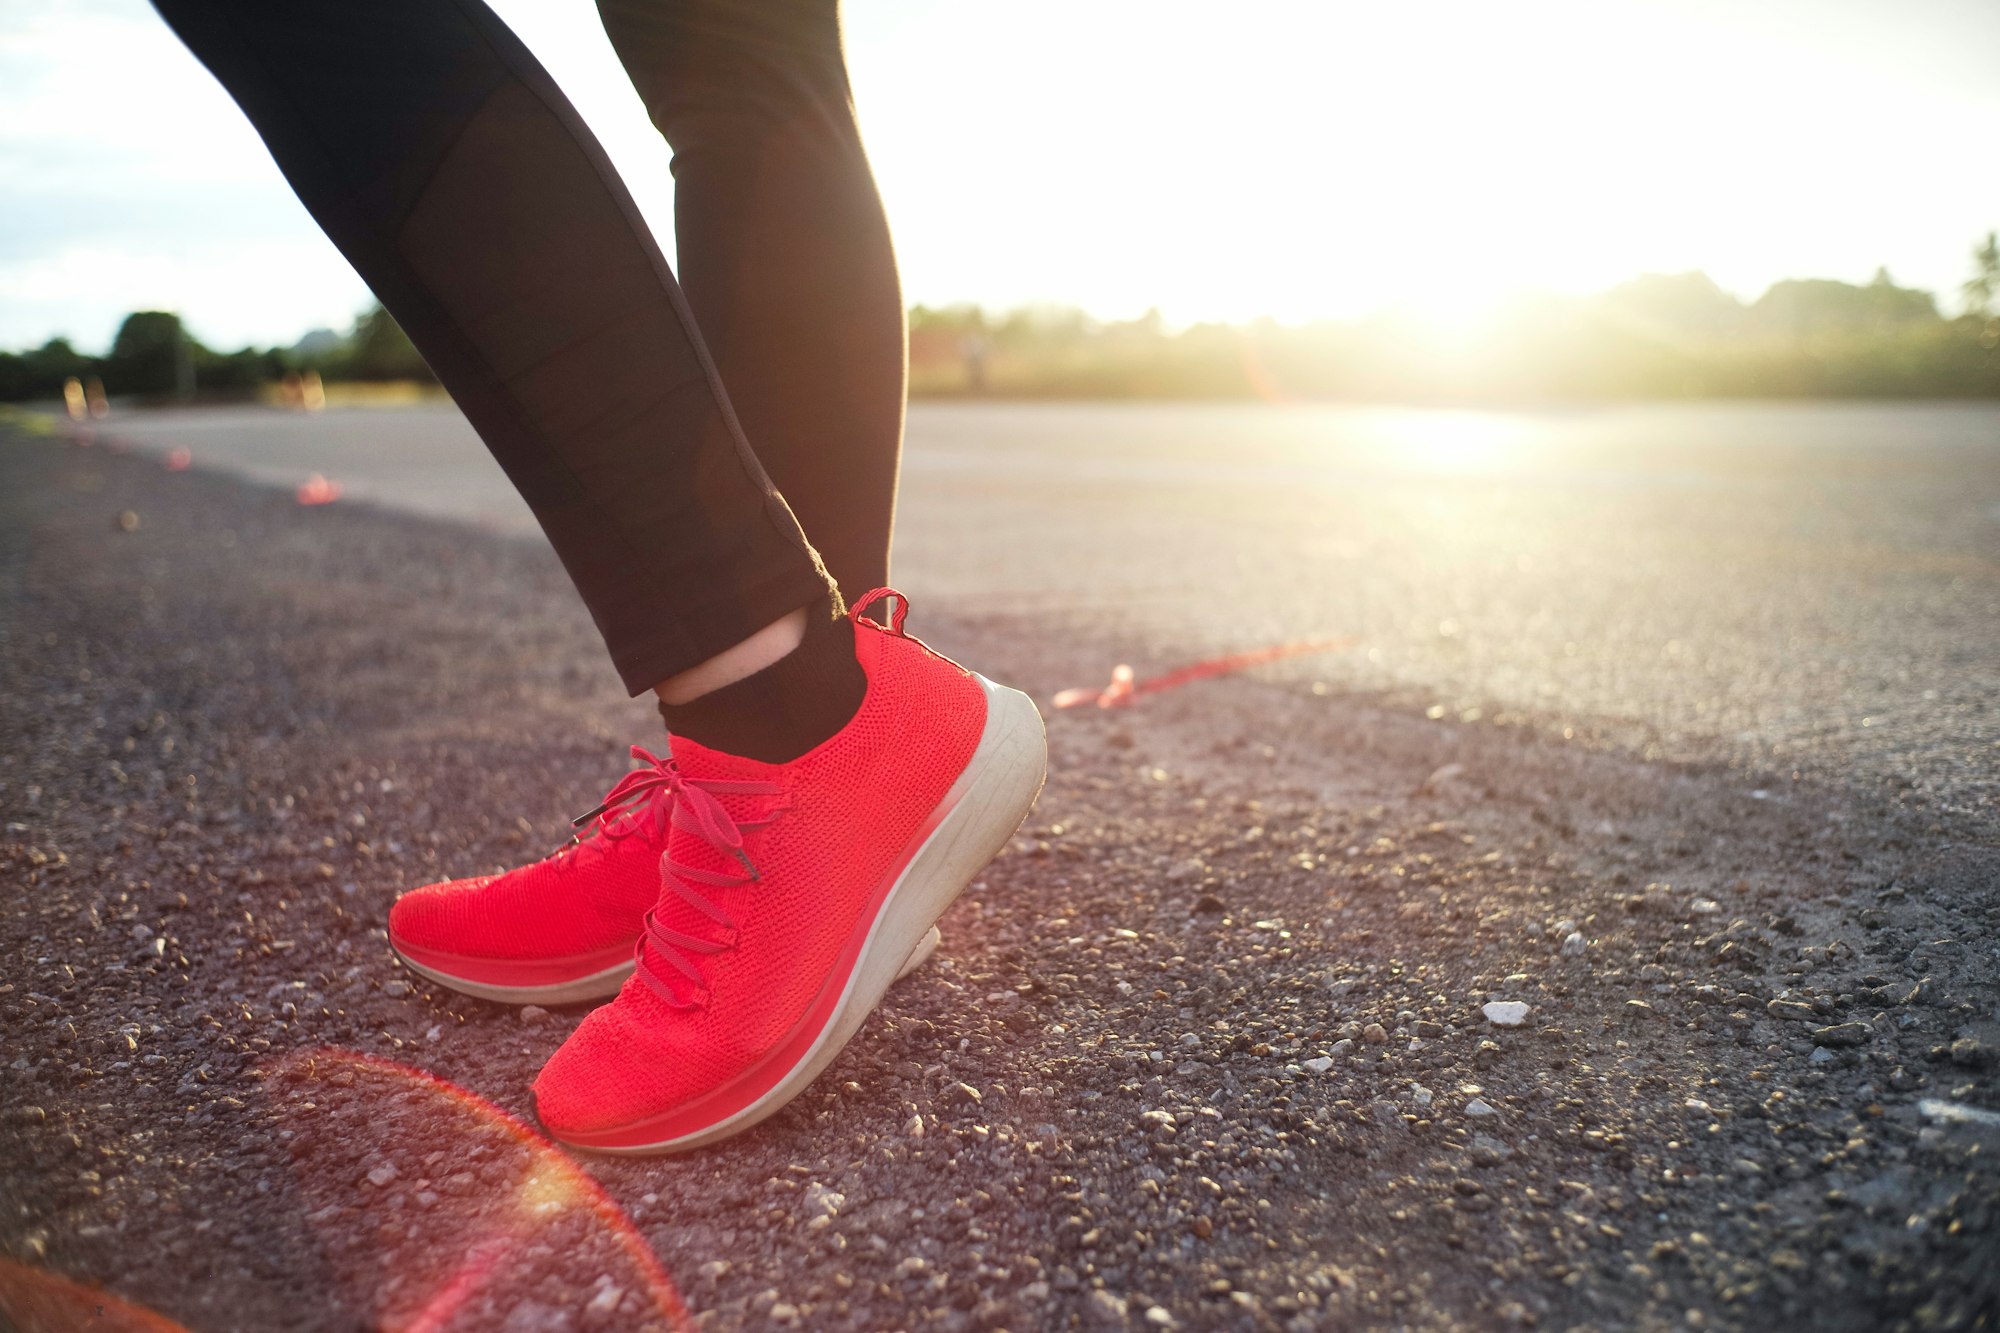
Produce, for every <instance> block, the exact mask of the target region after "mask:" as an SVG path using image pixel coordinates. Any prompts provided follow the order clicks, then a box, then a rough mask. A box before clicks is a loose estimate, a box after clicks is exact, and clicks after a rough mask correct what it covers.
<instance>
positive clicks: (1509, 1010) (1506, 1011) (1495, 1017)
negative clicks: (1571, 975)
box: [1479, 949, 1568, 1028]
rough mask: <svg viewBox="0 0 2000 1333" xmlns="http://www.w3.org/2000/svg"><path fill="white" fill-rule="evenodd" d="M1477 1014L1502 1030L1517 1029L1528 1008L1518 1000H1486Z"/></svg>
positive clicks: (1526, 1015)
mask: <svg viewBox="0 0 2000 1333" xmlns="http://www.w3.org/2000/svg"><path fill="white" fill-rule="evenodd" d="M1564 952H1565V953H1567V952H1568V950H1567V949H1565V950H1564ZM1479 1012H1480V1013H1482V1014H1485V1015H1486V1021H1487V1022H1489V1023H1497V1024H1499V1025H1500V1026H1501V1027H1503V1028H1517V1027H1519V1026H1521V1024H1522V1023H1523V1022H1524V1021H1525V1020H1526V1019H1527V1017H1528V1006H1527V1005H1525V1004H1523V1003H1522V1002H1521V1001H1519V1000H1488V1001H1487V1002H1486V1003H1485V1004H1483V1005H1481V1006H1479Z"/></svg>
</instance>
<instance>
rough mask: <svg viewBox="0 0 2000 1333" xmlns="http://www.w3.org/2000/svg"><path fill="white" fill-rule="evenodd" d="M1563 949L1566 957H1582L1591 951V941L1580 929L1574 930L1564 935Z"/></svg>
mask: <svg viewBox="0 0 2000 1333" xmlns="http://www.w3.org/2000/svg"><path fill="white" fill-rule="evenodd" d="M1562 951H1563V957H1565V958H1581V957H1583V955H1585V954H1586V953H1589V952H1590V941H1589V940H1586V939H1585V938H1584V937H1583V935H1582V933H1581V932H1580V931H1574V930H1572V931H1571V932H1570V933H1569V934H1567V935H1565V936H1563V942H1562Z"/></svg>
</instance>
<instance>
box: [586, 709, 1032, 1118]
mask: <svg viewBox="0 0 2000 1333" xmlns="http://www.w3.org/2000/svg"><path fill="white" fill-rule="evenodd" d="M973 679H975V680H977V681H978V682H979V684H980V686H981V687H982V688H983V689H984V690H985V691H986V726H985V729H984V730H983V731H982V732H981V733H980V736H979V744H978V746H977V747H976V748H975V749H974V750H973V752H972V758H971V759H969V760H967V761H966V765H965V771H964V772H962V773H960V774H959V775H958V780H957V781H956V782H954V783H953V784H952V786H951V790H950V791H948V792H947V793H946V794H945V798H944V801H943V802H942V803H943V804H947V805H950V807H951V810H950V813H948V814H947V815H945V817H944V818H943V819H942V820H940V821H939V823H938V826H937V827H936V828H935V829H933V830H931V833H930V836H929V837H927V838H925V839H924V843H923V845H922V846H921V847H919V848H918V849H917V851H916V854H915V855H914V856H912V857H911V858H910V863H909V864H908V865H906V866H905V867H903V872H902V874H900V875H898V876H897V877H896V882H895V884H894V885H892V886H891V887H890V889H889V893H888V895H887V896H886V897H885V898H884V899H883V901H882V908H881V910H880V911H879V912H877V913H876V915H875V923H874V925H873V926H871V927H870V928H869V931H868V939H867V940H866V941H865V942H864V943H863V944H862V946H861V954H860V956H859V957H858V958H857V959H856V960H855V963H854V969H853V971H851V972H850V973H849V974H848V977H847V985H846V986H845V987H844V988H843V989H842V991H841V995H840V999H839V1001H838V1002H837V1003H836V1004H835V1006H834V1010H833V1016H832V1017H831V1018H830V1019H829V1020H828V1022H827V1024H826V1026H825V1027H824V1028H822V1029H821V1030H820V1034H819V1036H818V1037H817V1038H816V1039H815V1040H814V1041H813V1044H812V1046H811V1047H810V1048H809V1049H808V1050H807V1051H806V1053H805V1055H804V1057H803V1058H802V1059H800V1061H799V1062H798V1063H797V1064H796V1065H794V1066H792V1068H791V1069H790V1070H789V1071H788V1072H787V1073H786V1074H785V1075H784V1077H783V1078H780V1079H779V1080H778V1082H777V1083H776V1084H775V1085H773V1086H772V1087H771V1089H770V1090H769V1091H767V1092H766V1093H764V1095H763V1096H761V1097H759V1098H758V1099H757V1100H756V1101H754V1102H751V1103H750V1104H749V1105H748V1106H745V1107H744V1108H743V1109H742V1110H740V1111H738V1112H736V1113H735V1114H734V1115H731V1116H728V1117H727V1118H725V1119H722V1120H718V1121H717V1122H716V1123H714V1124H712V1125H709V1126H707V1127H706V1128H704V1129H700V1130H697V1131H695V1132H694V1133H692V1134H686V1135H682V1136H681V1137H679V1138H672V1139H663V1140H661V1141H660V1142H658V1143H648V1144H638V1145H633V1146H626V1147H618V1148H602V1147H596V1146H594V1145H593V1146H591V1148H590V1151H592V1152H602V1153H611V1154H615V1155H646V1154H654V1153H673V1152H685V1151H687V1150H689V1149H691V1148H699V1147H701V1146H702V1145H703V1144H707V1143H713V1142H715V1141H716V1140H717V1139H724V1138H728V1137H729V1136H730V1135H732V1134H736V1133H739V1132H740V1131H742V1130H745V1129H748V1128H749V1127H750V1126H752V1125H754V1124H756V1123H757V1122H758V1121H759V1120H762V1119H763V1118H764V1117H766V1116H768V1115H770V1114H772V1113H773V1112H775V1111H777V1110H778V1109H779V1108H780V1107H782V1106H784V1105H785V1103H787V1102H789V1101H790V1100H791V1099H792V1098H793V1097H795V1096H797V1095H798V1094H799V1093H800V1092H802V1091H804V1089H805V1088H806V1086H807V1085H808V1084H810V1083H811V1082H812V1081H813V1080H814V1079H815V1078H818V1077H819V1075H820V1073H821V1072H822V1071H823V1070H824V1069H825V1068H826V1067H827V1066H828V1065H830V1064H832V1063H833V1060H834V1057H835V1056H837V1055H839V1054H840V1052H841V1049H842V1048H843V1047H845V1046H846V1045H847V1043H848V1040H849V1039H850V1038H851V1037H853V1035H854V1034H855V1033H856V1032H858V1031H860V1029H861V1025H862V1024H863V1023H864V1022H866V1021H867V1019H868V1015H869V1014H871V1013H873V1012H874V1010H875V1006H876V1004H877V1003H879V1002H880V1001H881V999H882V994H883V992H885V991H886V990H888V988H889V986H890V984H891V983H892V982H894V981H895V979H896V977H897V976H898V975H899V973H898V972H897V970H896V969H897V966H898V963H899V962H900V960H902V959H904V958H907V957H908V956H909V955H910V954H911V953H912V952H913V951H914V949H915V947H916V946H917V944H918V943H919V942H920V941H921V939H922V938H923V936H924V934H925V933H926V932H927V931H931V930H933V929H934V928H935V925H934V923H935V922H936V921H937V919H938V918H939V917H940V916H942V915H944V911H945V909H946V908H948V907H950V906H951V904H952V901H953V900H954V899H956V898H957V897H958V895H959V893H960V892H961V891H963V890H964V888H965V886H966V885H967V884H969V883H970V882H971V881H972V877H973V876H974V875H976V874H978V873H979V871H980V870H981V869H982V868H983V867H984V866H985V865H986V863H987V862H989V861H991V860H992V859H993V857H994V854H995V853H997V852H998V851H999V850H1000V849H1001V848H1002V847H1004V846H1006V845H1007V840H1008V839H1009V838H1011V837H1013V836H1014V831H1015V830H1016V829H1018V828H1020V826H1021V821H1022V820H1023V819H1026V818H1027V817H1028V811H1029V810H1030V809H1031V808H1032V807H1033V806H1034V804H1035V797H1036V796H1037V795H1038V794H1039V793H1040V792H1041V789H1042V779H1043V777H1044V776H1046V774H1047V772H1048V741H1047V739H1046V738H1045V737H1044V735H1043V731H1042V715H1041V713H1039V712H1038V711H1036V708H1035V704H1034V701H1033V700H1032V699H1030V698H1028V696H1027V695H1025V694H1022V693H1021V692H1020V691H1019V690H1012V689H1008V688H1007V687H1006V686H1004V685H995V684H994V683H993V682H992V681H990V680H987V679H986V678H985V677H984V676H980V675H978V674H976V673H975V674H974V676H973Z"/></svg>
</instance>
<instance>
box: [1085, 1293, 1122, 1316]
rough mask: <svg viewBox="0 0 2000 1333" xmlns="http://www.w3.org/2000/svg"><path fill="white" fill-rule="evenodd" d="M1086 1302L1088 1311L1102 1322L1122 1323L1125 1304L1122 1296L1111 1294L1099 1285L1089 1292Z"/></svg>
mask: <svg viewBox="0 0 2000 1333" xmlns="http://www.w3.org/2000/svg"><path fill="white" fill-rule="evenodd" d="M1088 1304H1089V1306H1090V1312H1091V1313H1092V1314H1094V1315H1096V1316H1097V1317H1098V1319H1099V1320H1101V1321H1102V1322H1104V1323H1107V1324H1122V1323H1124V1322H1125V1311H1126V1305H1125V1300H1124V1298H1123V1297H1120V1296H1113V1295H1112V1294H1111V1293H1110V1292H1108V1291H1106V1290H1105V1289H1104V1288H1102V1287H1099V1288H1097V1289H1096V1290H1095V1291H1092V1292H1091V1293H1090V1299H1089V1302H1088Z"/></svg>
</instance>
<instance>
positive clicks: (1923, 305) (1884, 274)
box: [1750, 269, 1942, 337]
mask: <svg viewBox="0 0 2000 1333" xmlns="http://www.w3.org/2000/svg"><path fill="white" fill-rule="evenodd" d="M1750 314H1751V318H1752V322H1753V323H1755V324H1756V325H1757V326H1759V327H1760V328H1763V329H1765V330H1768V331H1770V332H1775V333H1789V334H1792V335H1794V336H1798V337H1806V336H1811V335H1814V334H1822V333H1853V332H1864V331H1867V330H1872V329H1885V328H1891V327H1894V326H1897V325H1906V324H1921V323H1936V322H1938V321H1939V320H1940V319H1941V318H1942V317H1941V316H1940V315H1939V314H1938V309H1937V300H1936V298H1934V297H1933V296H1932V295H1931V294H1930V293H1929V292H1924V291H1917V290H1915V289H1914V288H1909V287H1898V286H1897V285H1896V284H1895V282H1894V281H1892V280H1891V279H1890V277H1889V272H1888V270H1887V269H1877V270H1876V271H1875V277H1874V279H1873V280H1872V281H1870V282H1869V283H1868V285H1867V286H1865V287H1857V286H1855V285H1854V284H1853V283H1851V282H1836V281H1834V280H1833V279H1832V278H1787V279H1785V280H1784V281H1783V282H1774V283H1772V284H1771V287H1770V290H1769V291H1766V292H1765V293H1764V294H1763V295H1762V296H1760V297H1758V298H1757V301H1756V303H1755V304H1754V305H1752V306H1751V307H1750Z"/></svg>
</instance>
